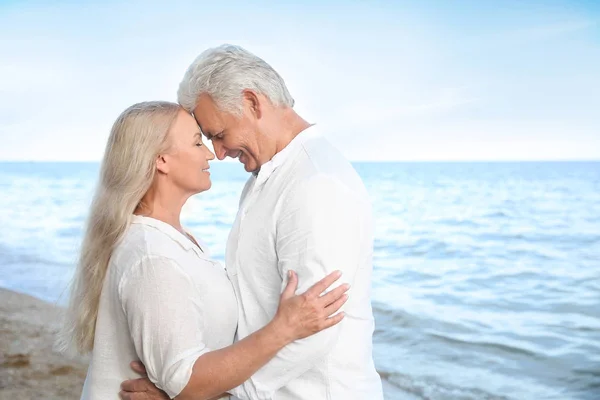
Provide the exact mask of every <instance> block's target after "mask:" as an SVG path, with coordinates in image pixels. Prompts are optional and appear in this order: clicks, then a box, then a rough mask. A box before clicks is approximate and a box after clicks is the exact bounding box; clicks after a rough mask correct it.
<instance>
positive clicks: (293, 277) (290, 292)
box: [281, 270, 298, 299]
mask: <svg viewBox="0 0 600 400" xmlns="http://www.w3.org/2000/svg"><path fill="white" fill-rule="evenodd" d="M296 289H298V275H297V274H296V273H295V272H294V271H292V270H289V271H288V283H287V285H286V286H285V289H284V290H283V292H282V293H281V298H282V299H289V298H290V297H292V296H294V295H295V294H296Z"/></svg>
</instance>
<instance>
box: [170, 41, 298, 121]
mask: <svg viewBox="0 0 600 400" xmlns="http://www.w3.org/2000/svg"><path fill="white" fill-rule="evenodd" d="M246 89H250V90H253V91H255V92H256V93H260V94H262V95H264V96H265V97H267V98H268V99H269V100H270V101H271V103H273V105H275V106H287V107H293V106H294V99H293V98H292V96H291V95H290V92H289V91H288V89H287V87H286V86H285V82H284V81H283V79H282V78H281V76H279V74H278V73H277V72H276V71H275V70H274V69H273V68H272V67H271V66H270V65H269V64H267V63H266V62H265V61H264V60H262V59H261V58H259V57H257V56H255V55H254V54H252V53H250V52H249V51H247V50H245V49H243V48H242V47H240V46H234V45H230V44H225V45H221V46H219V47H215V48H212V49H208V50H206V51H204V52H203V53H202V54H200V55H199V56H198V57H197V58H196V59H195V60H194V62H193V63H192V65H190V67H189V68H188V70H187V71H186V73H185V75H184V77H183V80H182V81H181V83H180V84H179V90H178V91H177V101H178V102H179V104H181V106H182V107H183V108H185V109H186V110H188V111H190V112H192V111H193V110H194V108H196V105H197V102H198V97H200V95H202V94H204V93H206V94H208V95H210V97H211V98H212V99H213V101H214V102H215V103H216V105H217V106H218V107H219V109H221V110H222V111H225V112H229V113H232V114H235V115H241V113H242V92H243V91H244V90H246Z"/></svg>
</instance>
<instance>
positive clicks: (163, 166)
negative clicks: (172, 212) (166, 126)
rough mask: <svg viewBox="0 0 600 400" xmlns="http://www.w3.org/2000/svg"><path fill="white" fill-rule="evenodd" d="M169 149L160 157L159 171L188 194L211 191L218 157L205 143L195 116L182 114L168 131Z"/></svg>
mask: <svg viewBox="0 0 600 400" xmlns="http://www.w3.org/2000/svg"><path fill="white" fill-rule="evenodd" d="M168 140H169V144H170V148H169V150H168V151H167V152H166V153H165V154H162V155H161V156H160V157H159V161H158V169H159V171H161V172H163V173H165V174H166V176H167V178H168V180H169V181H170V182H171V183H173V184H174V185H175V186H176V187H178V188H179V189H181V190H182V191H183V192H185V193H192V194H195V193H200V192H204V191H205V190H208V189H210V186H211V181H210V172H208V168H209V164H208V161H209V160H214V158H215V155H214V154H213V153H212V152H211V151H210V150H209V149H208V148H207V147H206V146H205V145H204V143H202V134H201V133H200V129H199V128H198V124H197V123H196V120H195V119H194V117H192V116H191V115H190V114H188V113H187V112H185V111H184V110H183V109H182V110H180V111H179V114H178V115H177V118H176V119H175V122H174V123H173V125H172V126H171V129H170V130H169V132H168Z"/></svg>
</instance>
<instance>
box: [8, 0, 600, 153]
mask: <svg viewBox="0 0 600 400" xmlns="http://www.w3.org/2000/svg"><path fill="white" fill-rule="evenodd" d="M299 3H302V4H299ZM222 43H233V44H238V45H241V46H243V47H245V48H246V49H248V50H250V51H252V52H253V53H255V54H257V55H258V56H260V57H261V58H263V59H264V60H266V61H267V62H268V63H269V64H271V65H272V66H273V67H274V68H275V69H276V70H277V71H278V72H279V73H280V75H281V76H282V77H283V78H284V79H285V81H286V83H287V85H288V88H289V90H290V92H291V93H292V96H293V97H294V98H295V100H296V106H295V109H296V110H297V111H298V113H299V114H300V115H301V116H303V117H304V118H305V119H307V120H308V121H310V122H314V123H316V124H317V125H318V126H319V129H320V131H321V132H322V133H323V134H324V135H325V136H326V137H327V138H329V140H330V141H332V142H333V143H334V144H335V145H336V146H337V147H338V148H339V149H340V150H341V151H342V152H343V153H344V154H345V155H346V157H348V158H349V159H351V160H354V161H362V160H372V161H380V160H386V161H387V160H390V161H391V160H399V161H438V160H440V161H441V160H443V161H460V160H464V161H482V160H492V161H496V160H600V1H551V0H547V1H527V0H520V1H511V0H505V1H483V0H480V1H445V0H440V1H370V2H364V1H360V2H359V1H349V0H346V1H303V2H296V3H293V2H291V1H277V2H253V4H252V5H250V4H248V2H243V1H240V2H227V1H213V2H200V1H197V0H195V1H176V0H173V1H169V2H165V1H157V2H152V1H129V2H115V1H111V0H106V1H101V2H100V1H98V2H84V1H68V2H60V1H54V2H40V1H37V2H35V1H1V0H0V141H1V146H0V160H30V161H87V160H90V161H96V160H100V159H101V158H102V155H103V152H104V147H105V143H106V139H107V137H108V134H109V131H110V128H111V126H112V123H113V122H114V120H115V119H116V118H117V116H118V115H119V114H120V113H121V112H122V111H123V110H124V109H125V108H127V107H128V106H130V105H131V104H134V103H136V102H139V101H145V100H171V101H176V91H177V87H178V84H179V81H180V80H181V78H182V77H183V74H184V72H185V70H186V68H187V67H188V65H189V64H190V63H191V62H192V61H193V60H194V58H195V57H196V56H197V55H198V54H200V53H201V52H202V51H203V50H205V49H207V48H209V47H214V46H217V45H220V44H222Z"/></svg>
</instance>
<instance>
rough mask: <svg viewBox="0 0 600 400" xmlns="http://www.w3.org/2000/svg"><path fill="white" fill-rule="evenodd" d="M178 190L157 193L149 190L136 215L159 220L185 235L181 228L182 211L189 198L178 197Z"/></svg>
mask: <svg viewBox="0 0 600 400" xmlns="http://www.w3.org/2000/svg"><path fill="white" fill-rule="evenodd" d="M175 192H176V190H172V191H171V190H169V191H161V192H158V191H155V190H149V191H148V193H146V195H145V196H144V198H143V199H142V201H141V202H140V205H139V206H138V208H137V209H136V210H135V212H134V214H137V215H143V216H145V217H150V218H154V219H157V220H159V221H162V222H165V223H167V224H169V225H171V226H172V227H173V228H175V229H177V230H178V231H179V232H181V233H184V234H185V231H184V230H183V228H182V226H181V220H180V217H181V209H182V208H183V205H184V204H185V202H186V200H187V197H183V196H181V195H177V194H176V193H175Z"/></svg>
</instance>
